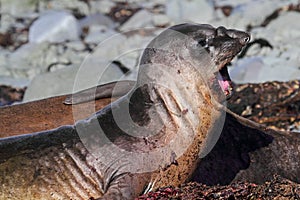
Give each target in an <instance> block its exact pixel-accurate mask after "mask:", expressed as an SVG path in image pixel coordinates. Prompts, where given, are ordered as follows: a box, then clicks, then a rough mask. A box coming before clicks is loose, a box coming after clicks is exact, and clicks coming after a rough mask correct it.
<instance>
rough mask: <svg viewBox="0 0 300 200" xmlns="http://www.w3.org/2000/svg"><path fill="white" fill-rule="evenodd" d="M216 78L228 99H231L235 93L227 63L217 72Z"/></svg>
mask: <svg viewBox="0 0 300 200" xmlns="http://www.w3.org/2000/svg"><path fill="white" fill-rule="evenodd" d="M216 78H217V80H218V83H219V85H220V87H221V89H222V91H223V93H224V95H225V96H226V99H229V98H230V97H231V96H232V93H233V87H232V82H231V79H230V76H229V74H228V68H227V65H225V66H223V67H222V68H221V69H220V70H219V72H217V74H216Z"/></svg>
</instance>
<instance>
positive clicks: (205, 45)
mask: <svg viewBox="0 0 300 200" xmlns="http://www.w3.org/2000/svg"><path fill="white" fill-rule="evenodd" d="M198 44H199V45H201V46H202V47H207V42H206V40H205V39H200V40H198Z"/></svg>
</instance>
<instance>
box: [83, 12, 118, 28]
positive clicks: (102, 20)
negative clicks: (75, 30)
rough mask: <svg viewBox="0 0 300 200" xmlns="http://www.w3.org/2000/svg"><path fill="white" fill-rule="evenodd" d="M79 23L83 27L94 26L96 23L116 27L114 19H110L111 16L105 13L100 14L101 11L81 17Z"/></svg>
mask: <svg viewBox="0 0 300 200" xmlns="http://www.w3.org/2000/svg"><path fill="white" fill-rule="evenodd" d="M78 23H79V26H80V27H81V28H84V27H90V26H94V25H101V26H105V27H108V28H115V27H116V24H115V23H114V21H113V20H112V19H110V18H109V17H107V16H105V15H103V14H100V13H97V14H92V15H88V16H86V17H84V18H82V19H80V20H79V21H78Z"/></svg>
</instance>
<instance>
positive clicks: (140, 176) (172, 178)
mask: <svg viewBox="0 0 300 200" xmlns="http://www.w3.org/2000/svg"><path fill="white" fill-rule="evenodd" d="M249 38H250V37H249V35H248V34H247V33H244V32H241V31H237V30H230V29H225V28H224V27H219V28H214V27H212V26H210V25H197V24H182V25H177V26H173V27H171V28H169V29H167V30H166V31H164V32H162V33H161V34H160V35H159V36H158V37H156V38H155V39H154V40H153V41H152V42H151V43H150V44H149V46H148V47H147V48H146V49H145V51H144V53H143V56H142V58H141V62H140V71H139V75H138V80H137V83H136V85H135V86H134V88H133V89H132V90H131V91H130V92H129V93H128V94H126V95H125V96H123V97H122V98H120V99H119V100H117V101H115V102H113V103H111V104H110V105H108V106H107V107H105V108H103V109H102V110H100V111H98V112H97V113H96V114H95V115H94V116H91V117H90V118H88V119H86V120H82V121H79V122H77V123H76V124H75V125H72V126H62V127H60V128H57V129H53V130H47V131H43V132H37V133H34V134H30V135H24V136H17V137H11V138H3V139H1V140H0V172H1V174H2V176H1V178H0V184H1V186H2V187H1V194H0V198H1V199H31V200H34V199H46V200H47V199H97V198H99V199H132V198H134V197H135V196H137V195H139V194H141V193H142V192H144V191H145V190H153V189H155V188H158V187H162V186H166V185H174V186H177V185H179V184H181V183H184V182H185V181H187V180H188V179H189V178H190V176H191V174H192V172H193V171H194V169H195V167H196V165H197V163H198V161H199V155H201V154H203V152H204V151H205V150H206V149H207V148H209V147H208V146H209V145H208V143H209V142H208V141H209V140H210V138H213V137H214V136H213V135H214V134H216V133H215V130H216V129H218V128H219V127H217V126H219V125H220V124H222V122H223V120H224V119H223V117H222V116H223V114H224V113H223V111H222V110H220V109H219V108H218V107H215V104H214V102H213V101H214V98H213V96H212V95H214V94H212V92H211V89H213V88H214V89H215V90H217V91H221V93H222V94H223V92H225V91H226V88H224V85H222V84H221V85H219V86H215V85H214V84H212V85H213V86H211V80H213V81H212V82H217V83H222V82H220V81H219V80H218V77H216V76H215V74H216V73H218V71H219V70H221V69H223V67H224V66H225V65H226V64H227V63H228V62H230V61H231V59H232V58H233V57H234V56H235V55H236V54H237V53H238V52H239V51H240V50H241V49H242V47H243V46H244V45H245V44H246V42H247V41H248V40H249ZM203 70H204V71H203ZM222 91H223V92H222ZM126 109H129V110H128V112H129V113H130V115H127V112H126ZM129 118H130V119H129ZM99 125H100V126H99ZM95 127H96V128H95ZM100 127H101V128H100ZM79 131H83V133H84V137H82V136H83V135H82V134H79Z"/></svg>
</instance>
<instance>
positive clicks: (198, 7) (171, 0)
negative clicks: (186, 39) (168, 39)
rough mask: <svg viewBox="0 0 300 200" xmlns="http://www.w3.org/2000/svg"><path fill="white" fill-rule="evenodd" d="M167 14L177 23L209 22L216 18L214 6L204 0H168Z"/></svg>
mask: <svg viewBox="0 0 300 200" xmlns="http://www.w3.org/2000/svg"><path fill="white" fill-rule="evenodd" d="M166 14H167V16H168V17H169V18H170V19H171V20H172V21H173V22H175V23H182V22H187V21H190V22H195V23H208V22H210V21H211V20H212V19H213V18H214V15H213V14H214V10H213V6H212V5H210V4H209V3H208V2H207V1H203V0H190V1H182V0H168V1H167V4H166Z"/></svg>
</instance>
